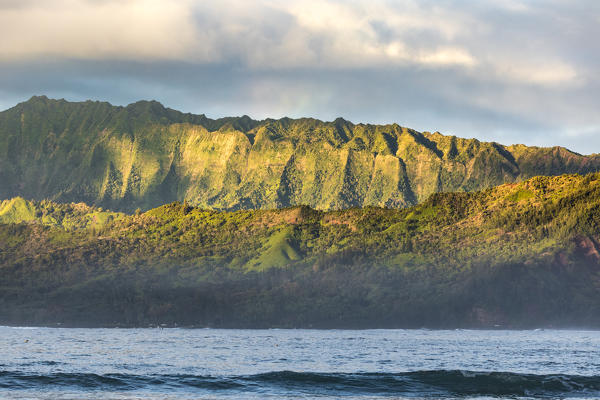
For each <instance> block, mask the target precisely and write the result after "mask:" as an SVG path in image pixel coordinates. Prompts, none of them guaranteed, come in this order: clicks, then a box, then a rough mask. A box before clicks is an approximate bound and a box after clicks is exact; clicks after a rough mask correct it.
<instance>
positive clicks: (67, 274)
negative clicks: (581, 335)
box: [0, 174, 600, 327]
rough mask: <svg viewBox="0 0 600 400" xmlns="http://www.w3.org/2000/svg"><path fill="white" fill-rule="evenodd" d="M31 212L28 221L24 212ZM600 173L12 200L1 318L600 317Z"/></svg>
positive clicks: (225, 322)
mask: <svg viewBox="0 0 600 400" xmlns="http://www.w3.org/2000/svg"><path fill="white" fill-rule="evenodd" d="M19 221H23V222H19ZM599 224H600V174H590V175H587V176H579V175H563V176H558V177H536V178H533V179H530V180H528V181H525V182H522V183H518V184H505V185H502V186H499V187H495V188H493V189H488V190H484V191H480V192H474V193H444V194H434V195H432V196H431V197H429V198H428V199H427V200H426V201H424V202H423V203H422V204H419V205H417V206H414V207H410V208H406V209H382V208H374V207H367V208H362V209H359V208H355V209H348V210H344V211H330V212H323V211H317V210H314V209H311V208H309V207H306V206H301V207H292V208H286V209H279V210H254V211H248V210H241V211H234V212H224V211H211V210H203V209H200V208H194V207H191V206H189V205H188V204H185V203H184V204H181V203H178V202H175V203H171V204H167V205H164V206H161V207H158V208H155V209H152V210H149V211H147V212H145V213H141V212H137V213H135V214H134V215H125V214H121V213H112V212H108V211H104V210H101V209H98V208H95V207H89V206H86V205H84V204H57V203H53V202H50V201H42V202H35V201H34V202H32V201H27V200H24V199H22V198H14V199H11V200H6V201H4V202H2V203H0V266H1V268H0V276H1V277H2V279H1V280H0V324H50V323H56V322H61V323H64V324H70V325H117V324H121V325H136V326H139V325H142V326H145V325H147V324H155V323H166V324H180V325H193V326H219V327H275V326H277V327H311V326H312V327H421V326H428V327H490V326H491V327H493V326H501V327H538V326H539V327H548V326H560V327H600V261H599V260H600V254H599V245H598V240H599V238H600V225H599Z"/></svg>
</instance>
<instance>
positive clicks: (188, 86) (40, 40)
mask: <svg viewBox="0 0 600 400" xmlns="http://www.w3.org/2000/svg"><path fill="white" fill-rule="evenodd" d="M10 4H12V3H11V2H6V1H5V2H1V1H0V23H1V22H6V23H7V24H8V27H7V25H6V24H2V25H0V26H4V27H3V28H0V34H2V35H3V36H4V37H6V38H9V39H11V40H9V41H3V42H2V43H0V96H1V97H0V107H3V108H7V107H9V106H12V105H14V104H15V103H16V102H18V101H22V100H24V99H26V98H28V97H29V96H31V95H33V94H47V95H49V96H52V97H65V98H67V99H70V100H84V99H88V98H92V99H99V100H107V101H110V102H112V103H115V104H127V103H129V102H133V101H136V100H139V99H142V98H145V99H149V98H153V99H157V100H159V101H161V102H163V103H164V104H165V105H167V106H170V107H173V108H177V109H181V110H183V111H190V112H196V113H206V114H207V115H209V116H212V117H218V116H223V115H241V114H249V115H251V116H253V117H255V118H264V117H267V116H270V117H280V116H284V115H288V116H293V117H298V116H314V117H318V118H321V119H326V120H331V119H334V118H336V117H338V116H342V117H345V118H347V119H350V120H352V121H354V122H373V123H382V122H398V123H400V124H402V125H405V126H410V127H413V128H415V129H419V130H430V131H434V130H439V131H441V132H442V133H447V134H455V135H458V136H463V137H477V138H480V139H483V140H496V141H499V142H503V143H514V142H523V143H526V144H538V145H554V144H558V145H563V146H567V147H569V148H572V149H574V150H576V151H580V152H584V153H590V152H600V135H598V133H600V116H599V115H598V113H597V109H598V105H599V103H600V102H599V99H598V94H597V93H598V89H599V87H598V86H599V85H598V82H599V81H600V79H599V76H598V71H600V69H599V67H600V65H599V61H600V60H599V57H600V56H599V54H600V51H599V50H600V49H599V45H598V44H597V43H596V41H595V38H596V37H600V8H599V7H600V6H599V5H597V4H598V3H596V2H593V1H564V2H561V1H544V2H536V1H529V2H519V1H500V2H466V1H435V2H433V1H418V2H417V1H394V2H392V1H370V2H366V1H355V2H342V1H311V0H292V1H288V2H271V1H266V0H265V1H245V2H242V1H235V0H226V1H220V2H218V3H217V2H211V1H209V2H193V1H176V2H173V3H171V4H169V5H168V6H169V7H167V5H164V4H165V3H161V2H158V1H150V0H148V1H142V0H130V1H127V2H114V1H82V0H60V1H58V2H55V3H53V4H54V7H48V3H47V2H44V1H41V0H38V1H29V2H27V3H23V4H25V5H23V6H20V7H18V8H15V7H14V6H13V7H12V8H10V10H9V5H10ZM61 7H63V8H64V9H63V8H61ZM66 7H71V9H75V10H76V11H77V13H73V12H72V10H71V11H67V10H66ZM7 10H9V11H7ZM117 10H120V11H121V12H122V14H124V15H126V16H127V15H128V16H129V17H128V18H129V19H128V18H127V17H123V18H122V19H120V20H119V19H117V20H114V19H111V20H108V19H107V20H101V21H97V19H101V18H104V17H105V16H107V15H110V14H111V13H114V12H116V11H117ZM127 13H129V14H127ZM9 17H10V18H9ZM49 18H54V19H55V22H56V24H61V25H56V26H55V25H52V24H49V23H48V21H47V20H48V19H49ZM15 20H16V21H18V23H19V25H18V26H16V22H12V25H11V21H15ZM81 21H83V23H82V22H81ZM127 21H129V23H128V24H127V26H125V24H126V22H127ZM11 26H12V27H14V29H13V30H10V29H9V28H10V27H11ZM48 26H53V28H52V30H50V28H48ZM86 26H90V27H93V28H95V29H96V30H92V29H91V28H89V29H88V28H86ZM21 27H24V28H21ZM36 27H37V28H36ZM20 29H22V30H20ZM24 29H27V31H26V32H25V31H24ZM36 29H37V31H36ZM115 31H116V32H117V34H115V33H114V32H115ZM65 38H69V40H64V39H65Z"/></svg>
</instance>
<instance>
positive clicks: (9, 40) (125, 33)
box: [0, 0, 209, 60]
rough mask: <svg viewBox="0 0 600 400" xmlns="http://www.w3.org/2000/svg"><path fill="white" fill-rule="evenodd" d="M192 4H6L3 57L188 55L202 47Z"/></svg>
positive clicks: (133, 0) (1, 18) (0, 44)
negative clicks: (17, 5)
mask: <svg viewBox="0 0 600 400" xmlns="http://www.w3.org/2000/svg"><path fill="white" fill-rule="evenodd" d="M190 4H191V3H190V2H189V1H170V2H168V3H165V2H161V1H159V0H128V1H120V2H119V1H89V0H88V1H86V0H55V1H30V2H27V3H25V4H23V5H21V6H19V7H9V8H4V9H0V36H1V37H2V38H3V40H2V41H0V60H1V59H4V60H14V59H17V60H22V59H28V58H40V57H64V58H82V59H102V58H120V59H156V58H159V59H182V58H184V57H185V56H186V54H188V51H189V50H190V49H191V48H192V47H194V48H195V49H196V50H199V49H201V47H200V46H194V45H195V43H197V42H198V40H199V38H200V37H201V35H199V32H197V30H196V27H195V26H194V25H193V23H192V19H191V15H190ZM206 50H207V51H206V53H207V55H208V54H209V51H208V50H209V49H206Z"/></svg>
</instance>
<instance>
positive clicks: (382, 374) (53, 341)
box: [0, 327, 600, 399]
mask: <svg viewBox="0 0 600 400" xmlns="http://www.w3.org/2000/svg"><path fill="white" fill-rule="evenodd" d="M0 349H1V350H0V398H8V399H92V398H93V399H192V398H194V399H195V398H206V399H231V398H251V399H252V398H257V399H258V398H273V399H275V398H277V399H280V398H282V399H300V398H302V399H306V398H318V399H334V398H336V399H337V398H344V399H390V398H394V399H398V398H447V399H453V398H470V399H474V398H565V397H572V398H599V397H600V332H597V331H553V330H538V331H469V330H453V331H432V330H358V331H352V330H217V329H67V328H65V329H61V328H12V327H0Z"/></svg>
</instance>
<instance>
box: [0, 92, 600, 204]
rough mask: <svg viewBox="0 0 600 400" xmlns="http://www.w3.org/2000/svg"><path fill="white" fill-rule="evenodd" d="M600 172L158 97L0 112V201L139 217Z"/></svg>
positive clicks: (412, 195)
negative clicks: (173, 105)
mask: <svg viewBox="0 0 600 400" xmlns="http://www.w3.org/2000/svg"><path fill="white" fill-rule="evenodd" d="M595 171H600V156H597V155H593V156H582V155H579V154H576V153H573V152H570V151H569V150H566V149H564V148H560V147H554V148H537V147H526V146H523V145H515V146H502V145H500V144H497V143H486V142H480V141H478V140H475V139H460V138H457V137H454V136H444V135H441V134H439V133H433V134H431V133H427V132H425V133H420V132H417V131H414V130H411V129H408V128H404V127H401V126H399V125H397V124H393V125H364V124H358V125H354V124H352V123H350V122H348V121H345V120H343V119H337V120H335V121H333V122H322V121H318V120H315V119H309V118H304V119H296V120H293V119H289V118H283V119H280V120H272V119H267V120H264V121H254V120H252V119H250V118H248V117H245V116H244V117H240V118H223V119H219V120H212V119H209V118H206V117H205V116H204V115H192V114H183V113H180V112H178V111H175V110H171V109H167V108H164V107H163V106H162V105H161V104H159V103H157V102H152V101H151V102H148V101H141V102H138V103H134V104H130V105H129V106H127V107H115V106H112V105H110V104H108V103H101V102H92V101H87V102H81V103H70V102H66V101H64V100H51V99H48V98H46V97H33V98H31V99H30V100H29V101H27V102H24V103H21V104H18V105H17V106H15V107H13V108H11V109H9V110H6V111H4V112H1V113H0V182H2V184H1V185H0V198H12V197H16V196H22V197H24V198H29V199H36V200H42V199H50V200H54V201H58V202H86V203H87V204H93V205H97V206H102V207H107V208H110V209H114V210H121V211H133V210H135V209H136V208H138V207H139V208H141V209H143V210H146V209H149V208H152V207H156V206H159V205H161V204H165V203H169V202H172V201H184V200H186V201H187V202H188V203H189V204H191V205H195V206H201V207H203V208H213V209H227V210H233V209H258V208H263V209H269V208H281V207H289V206H294V205H308V206H310V207H312V208H316V209H321V210H330V209H343V208H349V207H363V206H380V207H384V206H385V207H392V208H402V207H405V206H408V205H414V204H416V203H418V202H420V201H423V200H425V199H426V198H427V197H428V196H430V195H431V194H432V193H435V192H447V191H473V190H480V189H484V188H488V187H492V186H495V185H499V184H502V183H506V182H515V181H521V180H523V179H527V178H529V177H532V176H536V175H560V174H563V173H587V172H595Z"/></svg>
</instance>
